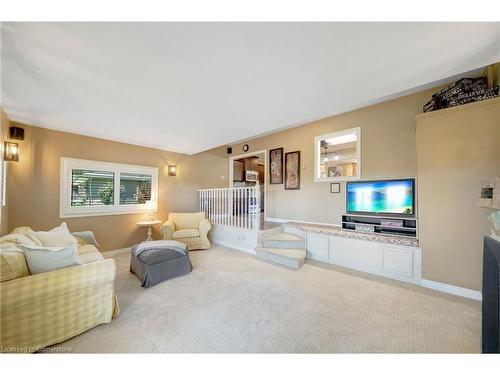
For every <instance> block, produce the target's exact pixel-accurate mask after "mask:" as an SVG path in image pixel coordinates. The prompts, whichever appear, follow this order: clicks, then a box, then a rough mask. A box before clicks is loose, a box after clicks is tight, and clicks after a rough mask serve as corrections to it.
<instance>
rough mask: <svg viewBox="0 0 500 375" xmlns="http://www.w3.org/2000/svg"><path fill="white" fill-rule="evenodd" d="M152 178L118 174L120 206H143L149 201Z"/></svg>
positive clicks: (145, 175) (133, 174) (134, 174)
mask: <svg viewBox="0 0 500 375" xmlns="http://www.w3.org/2000/svg"><path fill="white" fill-rule="evenodd" d="M151 180H152V176H151V175H147V174H137V173H121V174H120V204H145V203H146V201H149V200H151Z"/></svg>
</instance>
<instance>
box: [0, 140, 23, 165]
mask: <svg viewBox="0 0 500 375" xmlns="http://www.w3.org/2000/svg"><path fill="white" fill-rule="evenodd" d="M3 160H5V161H19V144H18V143H14V142H4V147H3Z"/></svg>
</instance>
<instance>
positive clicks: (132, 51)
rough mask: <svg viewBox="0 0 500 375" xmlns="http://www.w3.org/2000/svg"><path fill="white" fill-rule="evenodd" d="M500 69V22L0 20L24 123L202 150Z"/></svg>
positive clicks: (6, 85) (6, 101) (5, 87)
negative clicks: (471, 73) (488, 68)
mask: <svg viewBox="0 0 500 375" xmlns="http://www.w3.org/2000/svg"><path fill="white" fill-rule="evenodd" d="M499 60H500V23H480V24H478V23H434V24H432V23H3V24H2V61H1V69H2V76H1V78H2V90H1V94H2V106H3V107H4V109H5V111H6V113H7V115H8V116H9V117H10V118H11V119H12V120H14V121H20V122H25V123H28V124H32V125H36V126H41V127H46V128H52V129H58V130H63V131H67V132H72V133H78V134H85V135H90V136H95V137H100V138H106V139H112V140H117V141H122V142H127V143H133V144H139V145H145V146H150V147H156V148H160V149H165V150H172V151H178V152H184V153H188V154H192V153H196V152H200V151H203V150H207V149H210V148H213V147H216V146H220V145H224V144H231V143H235V142H237V141H239V140H242V139H247V138H251V137H254V136H256V135H259V134H262V133H269V132H272V131H275V130H277V129H280V128H284V127H289V126H294V125H299V124H302V123H305V122H308V121H311V120H315V119H319V118H323V117H328V116H331V115H334V114H338V113H342V112H346V111H349V110H352V109H356V108H359V107H362V106H365V105H368V104H373V103H377V102H380V101H383V100H386V99H387V98H392V97H397V96H400V95H403V94H406V93H410V92H413V91H415V90H416V89H417V88H422V87H429V84H435V83H442V82H447V81H449V79H450V77H453V78H455V77H456V76H457V75H460V74H462V73H464V72H468V71H472V70H475V69H477V68H480V67H483V66H485V65H487V64H490V63H493V62H496V61H499ZM447 79H448V80H447Z"/></svg>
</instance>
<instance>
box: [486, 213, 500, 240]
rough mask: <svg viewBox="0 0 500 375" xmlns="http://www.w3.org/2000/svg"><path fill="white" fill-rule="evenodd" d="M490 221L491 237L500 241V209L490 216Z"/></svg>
mask: <svg viewBox="0 0 500 375" xmlns="http://www.w3.org/2000/svg"><path fill="white" fill-rule="evenodd" d="M488 222H489V224H490V232H491V233H490V237H491V238H493V239H495V240H497V241H500V211H495V212H493V213H492V214H491V215H490V216H489V217H488Z"/></svg>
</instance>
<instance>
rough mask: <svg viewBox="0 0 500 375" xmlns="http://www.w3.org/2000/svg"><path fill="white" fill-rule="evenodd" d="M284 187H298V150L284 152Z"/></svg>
mask: <svg viewBox="0 0 500 375" xmlns="http://www.w3.org/2000/svg"><path fill="white" fill-rule="evenodd" d="M285 189H286V190H299V189H300V151H293V152H287V153H286V154H285Z"/></svg>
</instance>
